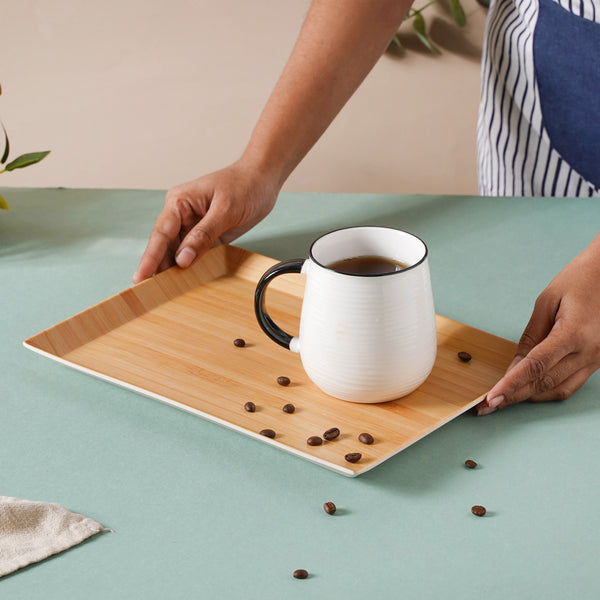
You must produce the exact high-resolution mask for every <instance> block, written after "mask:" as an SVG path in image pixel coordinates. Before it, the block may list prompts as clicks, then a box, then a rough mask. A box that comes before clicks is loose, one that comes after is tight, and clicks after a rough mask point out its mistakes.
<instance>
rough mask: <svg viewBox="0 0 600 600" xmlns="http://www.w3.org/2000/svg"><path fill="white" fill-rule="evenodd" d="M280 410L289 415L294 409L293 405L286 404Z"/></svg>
mask: <svg viewBox="0 0 600 600" xmlns="http://www.w3.org/2000/svg"><path fill="white" fill-rule="evenodd" d="M282 410H283V412H284V413H288V414H290V415H291V414H292V413H293V412H294V411H295V410H296V407H295V406H294V405H293V404H286V405H285V406H284V407H283V409H282Z"/></svg>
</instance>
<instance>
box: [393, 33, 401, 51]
mask: <svg viewBox="0 0 600 600" xmlns="http://www.w3.org/2000/svg"><path fill="white" fill-rule="evenodd" d="M392 42H393V43H394V44H395V45H396V46H398V48H402V42H401V41H400V38H399V37H398V36H397V35H395V36H394V37H393V38H392Z"/></svg>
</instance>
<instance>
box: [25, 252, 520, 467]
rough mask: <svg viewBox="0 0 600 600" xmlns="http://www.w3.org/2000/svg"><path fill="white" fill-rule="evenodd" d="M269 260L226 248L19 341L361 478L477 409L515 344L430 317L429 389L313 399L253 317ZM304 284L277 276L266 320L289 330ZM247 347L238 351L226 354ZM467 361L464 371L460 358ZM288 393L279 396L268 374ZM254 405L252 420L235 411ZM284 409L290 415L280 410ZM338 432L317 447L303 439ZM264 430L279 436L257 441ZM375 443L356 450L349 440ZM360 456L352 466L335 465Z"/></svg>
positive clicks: (290, 356) (296, 360)
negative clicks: (374, 400)
mask: <svg viewBox="0 0 600 600" xmlns="http://www.w3.org/2000/svg"><path fill="white" fill-rule="evenodd" d="M275 262H276V261H275V260H273V259H271V258H267V257H265V256H261V255H258V254H253V253H251V252H248V251H246V250H242V249H240V248H236V247H234V246H219V247H217V248H214V249H213V250H211V251H210V252H209V253H208V254H206V255H205V256H204V257H203V258H202V259H201V260H199V261H197V262H196V263H195V264H194V265H193V266H192V267H190V268H189V269H186V270H181V269H179V268H177V267H174V268H172V269H169V270H168V271H165V272H163V273H161V274H159V275H157V276H156V277H153V278H152V279H150V280H147V281H144V282H142V283H140V284H138V285H136V286H134V287H132V288H129V289H127V290H125V291H123V292H121V293H120V294H117V295H116V296H113V297H112V298H109V299H107V300H105V301H104V302H101V303H100V304H97V305H96V306H93V307H91V308H89V309H87V310H85V311H83V312H81V313H79V314H77V315H75V316H73V317H71V318H69V319H67V320H65V321H63V322H61V323H58V324H57V325H55V326H53V327H51V328H49V329H47V330H45V331H43V332H41V333H39V334H37V335H35V336H33V337H31V338H29V339H27V340H25V342H24V344H25V346H26V347H27V348H30V349H31V350H34V351H35V352H38V353H40V354H42V355H44V356H47V357H48V358H51V359H53V360H56V361H58V362H61V363H63V364H65V365H67V366H69V367H72V368H75V369H78V370H80V371H83V372H85V373H88V374H90V375H94V376H96V377H99V378H101V379H104V380H106V381H109V382H111V383H115V384H118V385H121V386H123V387H126V388H129V389H131V390H134V391H136V392H139V393H141V394H144V395H146V396H149V397H151V398H154V399H156V400H160V401H162V402H166V403H167V404H170V405H172V406H175V407H177V408H180V409H183V410H185V411H188V412H190V413H193V414H195V415H198V416H200V417H203V418H205V419H208V420H210V421H213V422H215V423H219V424H221V425H225V426H226V427H229V428H231V429H234V430H236V431H239V432H241V433H244V434H246V435H249V436H251V437H253V438H255V439H257V440H260V441H262V442H264V443H266V444H270V445H272V446H275V447H277V448H280V449H282V450H286V451H288V452H291V453H292V454H296V455H297V456H300V457H302V458H305V459H307V460H310V461H312V462H315V463H317V464H320V465H322V466H324V467H327V468H330V469H332V470H334V471H337V472H338V473H341V474H343V475H346V476H350V477H354V476H356V475H359V474H360V473H364V472H366V471H368V470H370V469H372V468H373V467H375V466H377V465H378V464H380V463H382V462H383V461H385V460H387V459H388V458H390V457H391V456H394V455H395V454H397V453H398V452H400V451H401V450H403V449H404V448H406V447H407V446H410V445H411V444H413V443H414V442H416V441H417V440H419V439H421V438H422V437H424V436H425V435H427V434H428V433H431V432H432V431H434V430H435V429H437V428H438V427H441V426H442V425H444V424H445V423H447V422H448V421H450V420H451V419H453V418H454V417H456V416H458V415H460V414H461V413H463V412H464V411H466V410H468V409H469V408H471V407H472V406H474V405H475V404H477V403H478V402H479V401H480V400H481V398H482V397H483V395H484V394H485V393H486V392H487V390H489V389H490V388H491V386H492V385H493V384H494V383H495V382H496V381H497V380H498V379H499V377H500V376H501V375H502V374H503V373H504V370H505V369H506V366H507V365H508V364H509V362H510V360H511V359H512V357H513V355H514V352H515V349H516V345H515V344H514V343H512V342H509V341H508V340H505V339H502V338H499V337H496V336H493V335H491V334H489V333H485V332H483V331H480V330H477V329H474V328H472V327H469V326H467V325H464V324H462V323H458V322H456V321H452V320H450V319H447V318H444V317H440V316H438V317H437V328H438V355H437V360H436V363H435V366H434V368H433V371H432V373H431V375H430V376H429V378H428V379H427V381H426V382H425V383H424V384H423V385H422V386H421V387H420V388H419V389H418V390H416V391H415V392H413V393H412V394H410V395H409V396H406V397H405V398H402V399H400V400H394V401H392V402H386V403H381V404H353V403H350V402H344V401H343V400H337V399H335V398H332V397H330V396H328V395H326V394H324V393H323V392H321V391H320V390H319V389H318V388H317V387H316V386H315V385H314V384H313V383H312V382H311V381H310V380H309V379H308V377H307V376H306V375H305V373H304V371H303V369H302V364H301V362H300V357H299V355H297V354H294V353H292V352H290V351H289V350H286V349H284V348H281V347H280V346H278V345H276V344H275V343H273V342H272V341H271V340H269V339H268V338H267V337H266V336H265V334H264V333H263V332H262V331H261V330H260V328H259V326H258V324H257V323H256V320H255V317H254V308H253V298H254V288H255V286H256V282H257V281H258V279H259V278H260V276H261V275H262V274H263V272H264V271H266V270H267V269H268V268H269V267H270V266H271V265H273V264H274V263H275ZM303 287H304V277H303V276H300V275H289V276H288V275H285V276H282V277H278V278H277V279H276V280H274V281H273V283H272V284H271V285H270V286H269V289H268V291H267V305H268V307H269V313H270V314H271V316H272V317H273V319H274V320H275V321H276V322H277V323H278V324H280V326H281V327H283V328H284V329H285V330H287V331H291V332H296V333H297V331H298V321H299V315H300V305H301V301H302V300H301V298H302V292H303ZM235 338H244V339H245V340H246V346H245V347H243V348H238V347H235V346H234V345H233V340H234V339H235ZM461 350H462V351H467V352H469V353H470V354H471V355H472V356H473V358H472V360H471V361H470V362H468V363H464V362H461V361H460V360H459V359H458V357H457V352H459V351H461ZM280 375H285V376H287V377H289V378H290V379H291V382H292V383H291V384H290V385H289V386H287V387H282V386H280V385H278V384H277V377H278V376H280ZM248 401H252V402H254V403H255V404H256V412H254V413H249V412H247V411H246V410H244V404H245V403H246V402H248ZM287 403H292V404H294V406H295V407H296V410H295V412H294V413H293V414H288V413H285V412H283V410H282V407H283V406H284V405H285V404H287ZM332 427H337V428H339V429H340V431H341V435H340V436H339V437H338V438H337V439H336V440H333V441H329V442H325V443H324V444H323V445H321V446H309V445H307V443H306V440H307V438H308V437H309V436H313V435H319V436H322V434H323V432H324V431H326V430H327V429H330V428H332ZM267 428H268V429H273V430H274V431H275V432H276V437H275V438H274V439H270V438H267V437H264V436H262V435H260V433H259V432H260V431H261V430H263V429H267ZM362 432H368V433H371V434H372V435H373V437H374V438H375V442H374V443H373V444H371V445H365V444H363V443H361V442H359V441H358V435H359V434H360V433H362ZM350 452H360V453H361V454H362V459H361V460H360V461H359V462H358V463H354V464H351V463H349V462H347V461H346V460H345V459H344V456H345V455H346V454H347V453H350Z"/></svg>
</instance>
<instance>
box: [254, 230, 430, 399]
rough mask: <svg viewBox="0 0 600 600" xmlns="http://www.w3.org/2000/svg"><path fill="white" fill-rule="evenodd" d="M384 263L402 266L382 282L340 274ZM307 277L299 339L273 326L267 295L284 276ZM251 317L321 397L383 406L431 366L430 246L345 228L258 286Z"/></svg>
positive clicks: (397, 234)
mask: <svg viewBox="0 0 600 600" xmlns="http://www.w3.org/2000/svg"><path fill="white" fill-rule="evenodd" d="M358 256H381V257H386V258H388V259H392V260H394V261H398V262H401V263H404V264H405V265H407V267H406V268H405V269H403V270H399V271H392V272H388V273H385V274H380V275H356V274H344V273H340V272H338V271H335V270H333V269H331V268H329V266H328V265H331V264H333V263H335V262H337V261H339V260H342V259H347V258H353V257H358ZM300 272H301V273H304V274H305V275H306V287H305V289H304V298H303V301H302V311H301V315H300V332H299V336H298V337H292V336H291V335H290V334H289V333H286V332H285V331H283V330H282V329H281V328H280V327H278V326H277V325H276V324H275V323H274V322H273V320H272V319H271V318H270V316H269V314H268V312H267V310H266V306H265V291H266V288H267V286H268V284H269V282H270V281H272V280H273V278H274V277H277V276H278V275H282V274H283V273H300ZM254 304H255V311H256V317H257V319H258V322H259V324H260V326H261V327H262V329H263V330H264V332H265V333H266V334H267V335H268V336H269V337H270V338H271V339H272V340H274V341H275V342H277V343H278V344H280V345H281V346H284V347H285V348H289V349H290V350H291V351H293V352H299V353H300V358H301V360H302V365H303V367H304V370H305V371H306V373H307V375H308V376H309V377H310V379H311V380H312V381H313V382H314V383H315V384H316V385H317V386H318V387H319V388H321V389H322V390H323V391H324V392H326V393H327V394H330V395H331V396H334V397H336V398H340V399H342V400H349V401H352V402H364V403H372V402H384V401H387V400H394V399H396V398H400V397H402V396H405V395H406V394H409V393H410V392H412V391H413V390H415V389H416V388H417V387H419V386H420V385H421V384H422V383H423V382H424V381H425V379H426V378H427V376H428V375H429V373H430V372H431V369H432V368H433V364H434V362H435V356H436V350H437V341H436V326H435V311H434V307H433V295H432V291H431V279H430V275H429V264H428V260H427V246H426V245H425V244H424V242H423V241H422V240H420V239H419V238H418V237H416V236H414V235H412V234H410V233H407V232H405V231H399V230H397V229H390V228H387V227H349V228H346V229H338V230H336V231H332V232H330V233H327V234H325V235H323V236H321V237H320V238H318V239H317V240H316V241H315V242H314V243H313V244H312V246H311V248H310V252H309V258H308V259H292V260H287V261H283V262H280V263H278V264H276V265H274V266H273V267H271V268H270V269H269V270H268V271H267V272H266V273H265V274H264V275H263V276H262V277H261V279H260V281H259V282H258V285H257V288H256V293H255V301H254Z"/></svg>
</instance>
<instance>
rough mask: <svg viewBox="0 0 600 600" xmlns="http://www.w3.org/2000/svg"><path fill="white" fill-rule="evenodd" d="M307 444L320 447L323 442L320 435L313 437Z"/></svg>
mask: <svg viewBox="0 0 600 600" xmlns="http://www.w3.org/2000/svg"><path fill="white" fill-rule="evenodd" d="M306 443H307V444H308V445H309V446H320V445H321V444H322V443H323V440H322V439H321V438H320V437H319V436H318V435H311V436H310V437H309V438H308V439H307V440H306Z"/></svg>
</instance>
